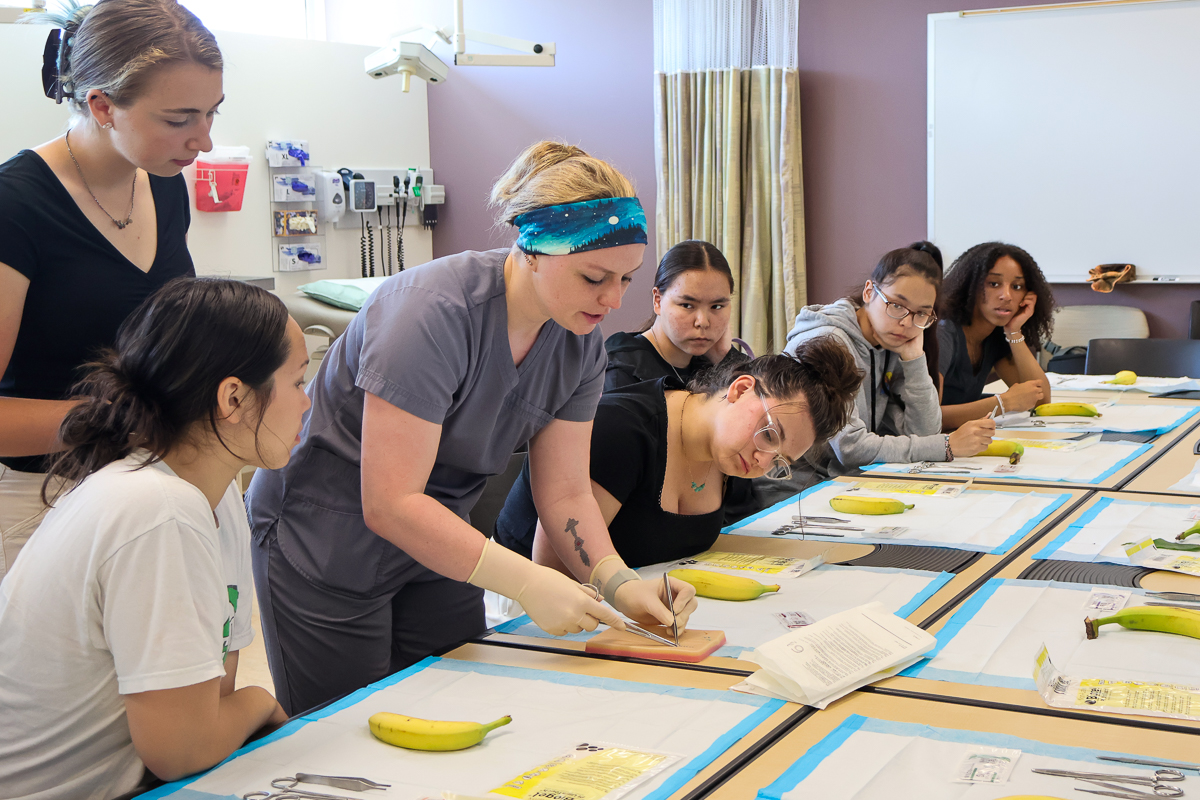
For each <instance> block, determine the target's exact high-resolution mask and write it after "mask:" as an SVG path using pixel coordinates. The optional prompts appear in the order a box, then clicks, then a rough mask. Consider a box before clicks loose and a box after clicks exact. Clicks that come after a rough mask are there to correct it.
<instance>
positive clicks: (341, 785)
mask: <svg viewBox="0 0 1200 800" xmlns="http://www.w3.org/2000/svg"><path fill="white" fill-rule="evenodd" d="M293 780H295V781H296V782H297V783H312V784H316V785H318V786H332V787H334V788H335V789H349V790H350V791H352V792H365V791H367V790H368V789H386V788H388V787H389V786H391V784H390V783H376V782H375V781H373V780H369V779H367V778H349V777H344V776H341V775H312V774H310V773H307V772H297V773H296V777H295V778H294V779H293ZM276 788H278V787H276Z"/></svg>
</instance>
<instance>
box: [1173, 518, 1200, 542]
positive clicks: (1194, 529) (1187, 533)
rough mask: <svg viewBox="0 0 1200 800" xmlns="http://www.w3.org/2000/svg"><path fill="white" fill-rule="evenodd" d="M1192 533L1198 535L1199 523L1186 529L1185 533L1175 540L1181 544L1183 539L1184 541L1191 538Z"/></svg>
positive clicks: (1199, 530) (1199, 531)
mask: <svg viewBox="0 0 1200 800" xmlns="http://www.w3.org/2000/svg"><path fill="white" fill-rule="evenodd" d="M1194 533H1200V522H1197V523H1196V524H1195V525H1193V526H1192V527H1190V528H1188V529H1187V530H1186V531H1184V532H1183V533H1181V534H1179V535H1178V536H1176V537H1175V538H1176V539H1178V540H1179V541H1181V542H1182V541H1183V540H1184V539H1186V538H1187V537H1189V536H1191V535H1192V534H1194Z"/></svg>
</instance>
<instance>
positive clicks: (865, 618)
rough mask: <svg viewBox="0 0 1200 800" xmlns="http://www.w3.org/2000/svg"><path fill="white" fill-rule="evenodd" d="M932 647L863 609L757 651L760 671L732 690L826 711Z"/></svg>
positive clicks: (895, 621)
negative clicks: (840, 700) (858, 689)
mask: <svg viewBox="0 0 1200 800" xmlns="http://www.w3.org/2000/svg"><path fill="white" fill-rule="evenodd" d="M936 644H937V639H935V638H934V637H933V636H931V635H930V634H928V633H926V632H925V631H923V630H921V629H920V628H918V627H917V626H916V625H913V624H912V623H910V622H908V621H906V620H903V619H901V618H900V617H897V616H896V615H895V614H890V613H888V611H887V609H886V608H884V606H883V604H882V603H868V604H866V605H863V606H858V607H857V608H852V609H850V610H848V611H843V612H841V613H840V614H834V615H833V616H831V617H826V618H825V619H823V620H821V621H820V622H815V623H813V624H812V625H808V626H806V627H803V628H800V629H798V630H796V631H793V632H792V633H788V634H785V635H784V636H780V637H779V638H778V639H772V640H771V641H769V642H767V643H766V644H764V645H760V646H759V647H758V648H756V649H755V650H754V653H753V655H752V656H750V657H749V660H751V661H753V662H754V663H756V664H758V665H759V666H760V667H762V669H761V670H759V671H758V672H756V673H754V674H753V675H751V676H750V677H749V678H747V679H746V680H745V681H743V682H742V683H740V684H738V685H737V686H735V687H733V688H734V689H737V690H738V691H743V692H747V693H750V694H761V695H764V696H766V697H774V698H778V699H780V700H789V701H791V702H793V703H802V704H804V705H807V706H816V707H817V708H825V707H826V706H827V705H829V704H830V703H832V702H833V701H834V700H837V699H838V698H839V697H842V696H844V695H846V694H849V693H850V692H852V691H854V690H855V689H857V688H858V687H860V686H866V685H867V684H868V683H874V682H875V681H878V680H882V679H883V678H887V677H889V676H891V675H895V674H896V673H897V672H899V671H900V670H902V669H905V668H906V667H909V666H911V665H912V664H915V663H916V662H917V661H919V660H920V659H921V658H923V657H924V655H925V654H926V653H928V652H929V651H930V650H932V649H933V648H934V645H936ZM743 658H746V656H743Z"/></svg>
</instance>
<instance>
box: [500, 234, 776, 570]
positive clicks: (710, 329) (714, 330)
mask: <svg viewBox="0 0 1200 800" xmlns="http://www.w3.org/2000/svg"><path fill="white" fill-rule="evenodd" d="M732 295H733V273H732V272H730V270H729V262H728V261H726V260H725V256H724V255H722V254H721V251H720V250H718V249H717V248H716V247H715V246H714V245H712V244H710V243H708V242H702V241H699V240H697V239H689V240H687V241H685V242H680V243H679V244H677V245H675V246H674V247H672V248H671V249H670V250H668V251H667V252H666V254H665V255H664V256H663V257H662V260H661V261H659V262H658V271H657V272H656V273H655V274H654V289H653V299H654V314H655V316H654V318H653V320H652V321H651V323H650V324H648V325H647V326H646V329H645V330H644V331H642V332H641V333H627V332H624V331H621V332H618V333H614V334H613V335H612V336H609V337H608V339H607V340H605V342H604V349H605V351H606V352H607V353H608V366H607V367H606V368H605V372H604V391H605V393H608V392H611V391H614V390H616V389H621V388H623V387H627V386H632V385H633V384H636V383H640V382H642V381H656V380H658V379H660V378H666V377H673V378H675V380H676V381H677V382H678V384H679V386H680V387H681V388H682V387H683V386H684V385H685V384H687V382H688V381H690V380H692V378H694V377H696V375H697V374H699V373H701V372H703V371H704V370H706V369H710V368H712V367H713V366H714V365H716V364H718V363H721V364H725V363H738V362H742V361H749V360H750V358H749V356H747V355H745V354H744V353H742V352H740V351H739V350H738V349H737V348H736V347H734V346H733V339H732V337H731V336H730V333H729V303H730V301H731V297H732ZM739 341H740V340H739ZM743 344H744V343H743ZM730 499H731V501H732V502H733V503H734V504H735V505H736V507H737V508H738V509H739V510H742V511H744V510H745V509H747V508H751V509H752V510H757V509H753V508H752V505H753V492H752V491H751V489H750V486H749V485H748V484H747V485H746V486H745V487H740V488H739V490H738V491H735V492H733V493H732V494H731V495H730ZM536 525H537V509H536V508H535V507H534V504H533V492H532V491H530V488H529V459H525V465H524V466H523V467H522V468H521V472H520V474H519V475H518V476H517V479H516V481H515V482H514V484H513V486H512V488H511V489H510V490H509V493H508V498H507V499H506V500H505V503H504V508H503V509H501V511H500V515H499V516H498V517H497V519H496V527H495V538H496V541H497V542H499V543H500V544H502V545H504V546H505V547H507V548H508V549H510V550H514V551H516V552H518V553H520V554H521V555H523V556H525V557H526V558H528V557H529V556H530V555H531V554H532V552H533V535H534V529H535V527H536Z"/></svg>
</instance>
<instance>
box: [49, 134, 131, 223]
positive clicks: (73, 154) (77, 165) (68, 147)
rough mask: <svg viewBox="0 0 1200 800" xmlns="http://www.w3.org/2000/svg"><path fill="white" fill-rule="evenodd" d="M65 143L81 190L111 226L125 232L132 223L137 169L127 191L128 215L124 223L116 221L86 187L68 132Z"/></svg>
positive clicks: (90, 188) (89, 188)
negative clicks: (85, 191)
mask: <svg viewBox="0 0 1200 800" xmlns="http://www.w3.org/2000/svg"><path fill="white" fill-rule="evenodd" d="M66 141H67V154H68V155H70V156H71V162H72V163H74V164H75V171H76V172H78V173H79V180H81V181H83V188H85V189H87V192H88V194H90V195H91V196H92V199H93V200H95V201H96V205H97V206H100V210H101V211H103V212H104V216H106V217H108V218H109V219H111V220H112V224H113V225H116V226H117V230H122V231H123V230H125V228H126V226H127V225H129V223H131V222H133V198H134V196H135V195H136V194H137V169H136V168H134V170H133V188H132V189H130V190H129V214H128V215H127V216H126V217H125V220H124V221H121V220H118V219H116V218H115V217H114V216H113V215H112V214H110V213H108V211H107V210H106V209H105V208H104V206H101V205H100V200H99V198H97V197H96V193H95V192H93V191H92V187H91V186H88V182H87V178H85V177H83V168H82V167H80V166H79V161H78V160H76V158H75V152H74V151H73V150H71V132H70V131H67V136H66Z"/></svg>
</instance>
